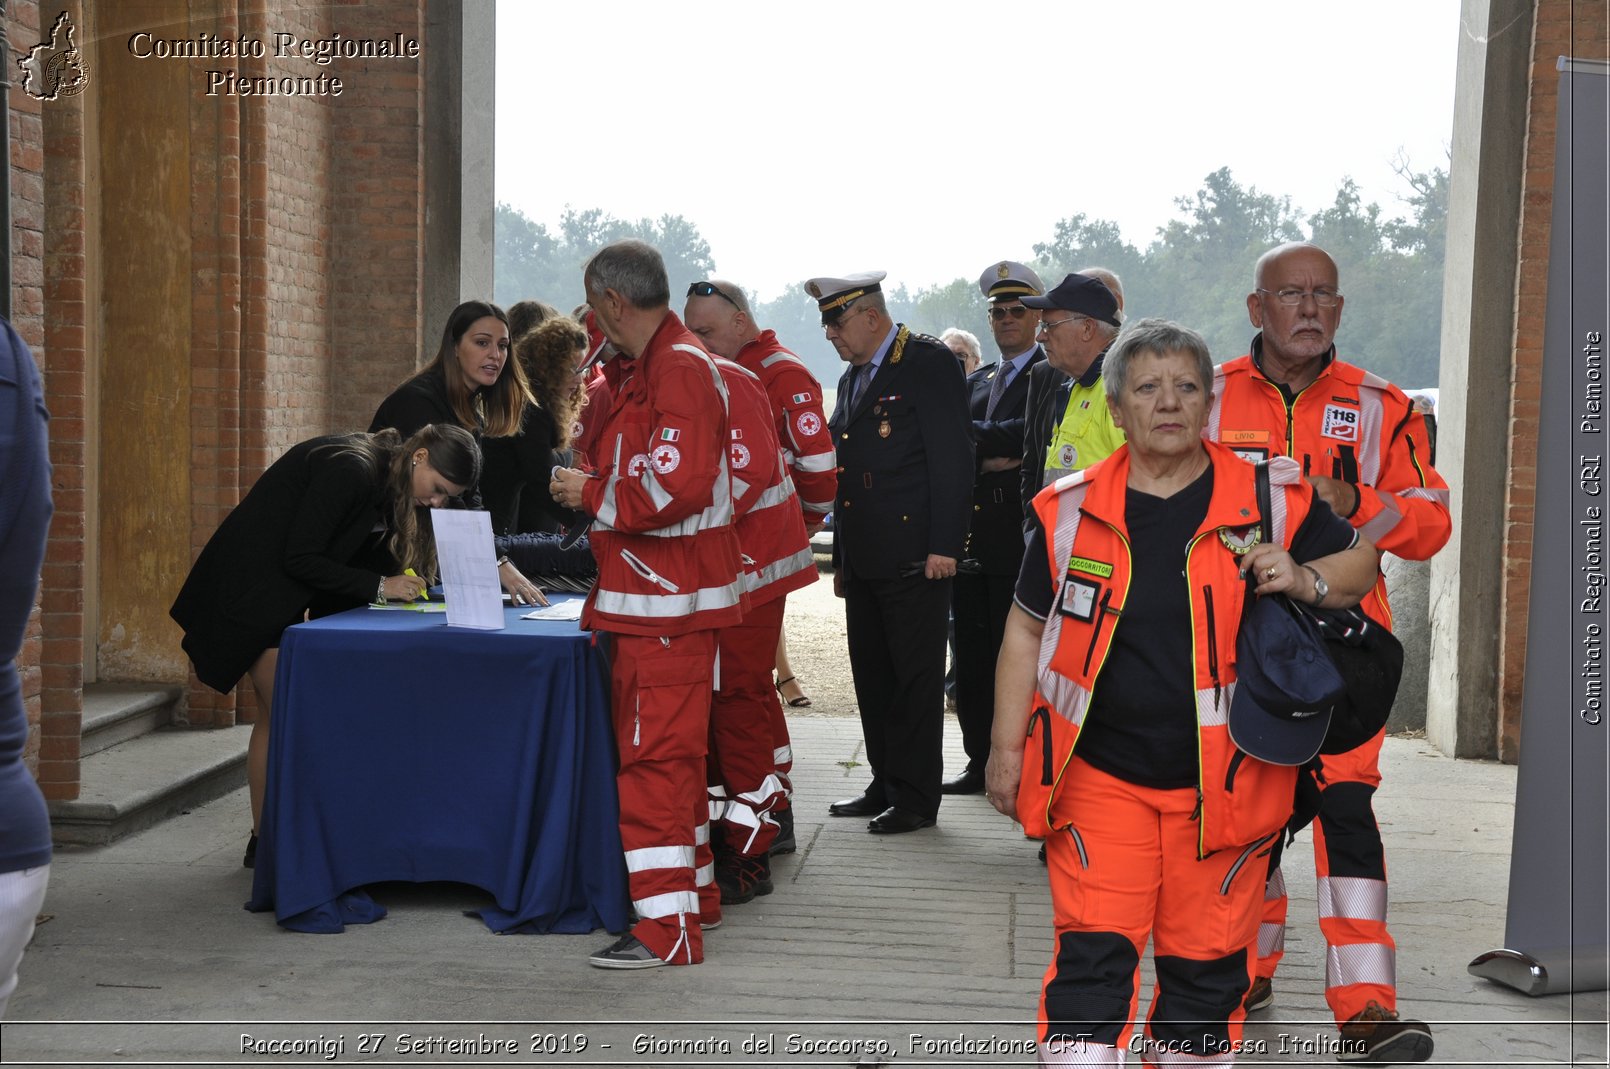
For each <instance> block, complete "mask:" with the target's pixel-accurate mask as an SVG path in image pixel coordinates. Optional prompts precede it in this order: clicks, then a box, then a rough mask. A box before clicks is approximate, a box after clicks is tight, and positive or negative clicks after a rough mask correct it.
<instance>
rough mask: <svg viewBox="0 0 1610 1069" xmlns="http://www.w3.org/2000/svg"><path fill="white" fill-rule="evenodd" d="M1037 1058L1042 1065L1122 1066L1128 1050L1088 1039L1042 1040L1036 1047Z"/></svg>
mask: <svg viewBox="0 0 1610 1069" xmlns="http://www.w3.org/2000/svg"><path fill="white" fill-rule="evenodd" d="M1036 1054H1037V1056H1038V1058H1037V1060H1038V1061H1039V1063H1040V1064H1041V1065H1053V1066H1060V1065H1105V1066H1120V1067H1121V1066H1122V1065H1123V1064H1124V1059H1125V1057H1126V1052H1125V1051H1123V1050H1120V1049H1119V1048H1117V1047H1109V1046H1107V1045H1106V1044H1104V1043H1092V1042H1090V1041H1089V1040H1087V1039H1078V1038H1068V1039H1062V1038H1058V1039H1054V1040H1052V1041H1051V1042H1050V1043H1045V1042H1041V1043H1039V1044H1038V1045H1037V1047H1036Z"/></svg>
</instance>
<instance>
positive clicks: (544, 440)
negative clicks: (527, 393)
mask: <svg viewBox="0 0 1610 1069" xmlns="http://www.w3.org/2000/svg"><path fill="white" fill-rule="evenodd" d="M522 303H527V302H522ZM517 307H518V306H517ZM586 352H587V331H586V328H584V327H583V326H582V325H581V324H580V323H577V322H576V321H575V320H574V319H571V318H570V317H568V316H560V315H554V316H551V317H549V318H546V319H544V320H542V321H541V322H540V323H537V324H536V325H535V326H534V327H532V328H531V329H530V330H528V331H526V332H525V333H523V334H521V335H519V336H518V337H516V338H515V342H514V361H513V362H515V363H518V364H520V365H521V367H522V368H523V369H524V373H525V377H526V381H527V382H529V383H530V386H531V392H532V395H533V396H534V397H535V399H536V401H535V403H534V404H531V405H528V406H526V409H525V413H524V415H523V417H522V420H521V426H520V433H519V434H517V435H515V436H513V437H511V438H503V439H497V440H490V439H489V440H488V441H487V442H486V443H485V448H486V454H487V456H486V476H485V478H484V480H483V487H484V491H485V498H486V503H487V507H488V508H490V509H491V510H492V528H493V530H494V531H495V532H497V533H498V534H500V535H504V534H511V535H512V534H529V533H540V534H554V533H558V532H559V531H560V530H561V529H563V528H564V527H565V525H567V524H568V523H570V522H571V520H572V519H573V518H574V514H573V513H572V512H571V511H570V510H569V509H566V508H564V507H562V506H560V505H558V504H556V503H555V502H554V500H553V497H552V496H551V495H550V494H549V493H548V479H549V474H550V473H551V472H552V471H553V468H554V465H556V464H557V465H560V466H563V467H569V466H570V464H571V459H572V458H571V455H570V449H569V447H570V437H571V433H572V430H573V428H574V426H575V422H576V416H577V414H578V413H579V412H580V411H581V406H582V405H583V404H585V403H586V393H585V391H584V390H583V389H582V383H581V381H580V380H579V379H578V378H577V367H578V366H579V365H580V364H581V363H582V361H583V358H584V357H585V355H586Z"/></svg>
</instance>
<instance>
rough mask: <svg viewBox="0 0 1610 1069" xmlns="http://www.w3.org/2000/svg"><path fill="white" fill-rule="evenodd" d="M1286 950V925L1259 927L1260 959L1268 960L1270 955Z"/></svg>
mask: <svg viewBox="0 0 1610 1069" xmlns="http://www.w3.org/2000/svg"><path fill="white" fill-rule="evenodd" d="M1285 949H1286V926H1285V925H1284V924H1260V925H1258V957H1260V958H1267V957H1268V956H1269V955H1270V954H1277V953H1280V952H1281V951H1283V950H1285Z"/></svg>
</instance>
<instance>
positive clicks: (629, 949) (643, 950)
mask: <svg viewBox="0 0 1610 1069" xmlns="http://www.w3.org/2000/svg"><path fill="white" fill-rule="evenodd" d="M587 964H589V965H594V966H597V967H598V968H600V969H652V968H654V966H656V965H664V964H665V962H664V961H662V960H660V959H659V958H657V957H655V956H654V951H652V950H650V949H649V948H648V947H646V946H644V945H643V944H642V942H641V941H640V940H639V939H638V938H637V936H635V935H632V934H630V933H628V934H626V935H623V936H621V937H620V938H619V939H617V940H615V941H614V942H613V943H611V944H609V946H607V947H605V948H604V949H603V950H598V951H594V952H593V954H592V955H591V956H590V957H588V959H587Z"/></svg>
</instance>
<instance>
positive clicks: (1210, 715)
mask: <svg viewBox="0 0 1610 1069" xmlns="http://www.w3.org/2000/svg"><path fill="white" fill-rule="evenodd" d="M1234 696H1235V684H1234V683H1226V684H1225V685H1224V686H1222V687H1219V688H1218V699H1219V700H1218V701H1217V702H1215V701H1214V700H1213V698H1214V688H1212V687H1203V688H1202V689H1201V690H1199V691H1197V692H1196V722H1197V723H1198V724H1200V725H1202V726H1203V727H1205V728H1210V727H1219V726H1221V725H1223V724H1228V723H1229V722H1230V699H1231V698H1233V697H1234Z"/></svg>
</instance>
